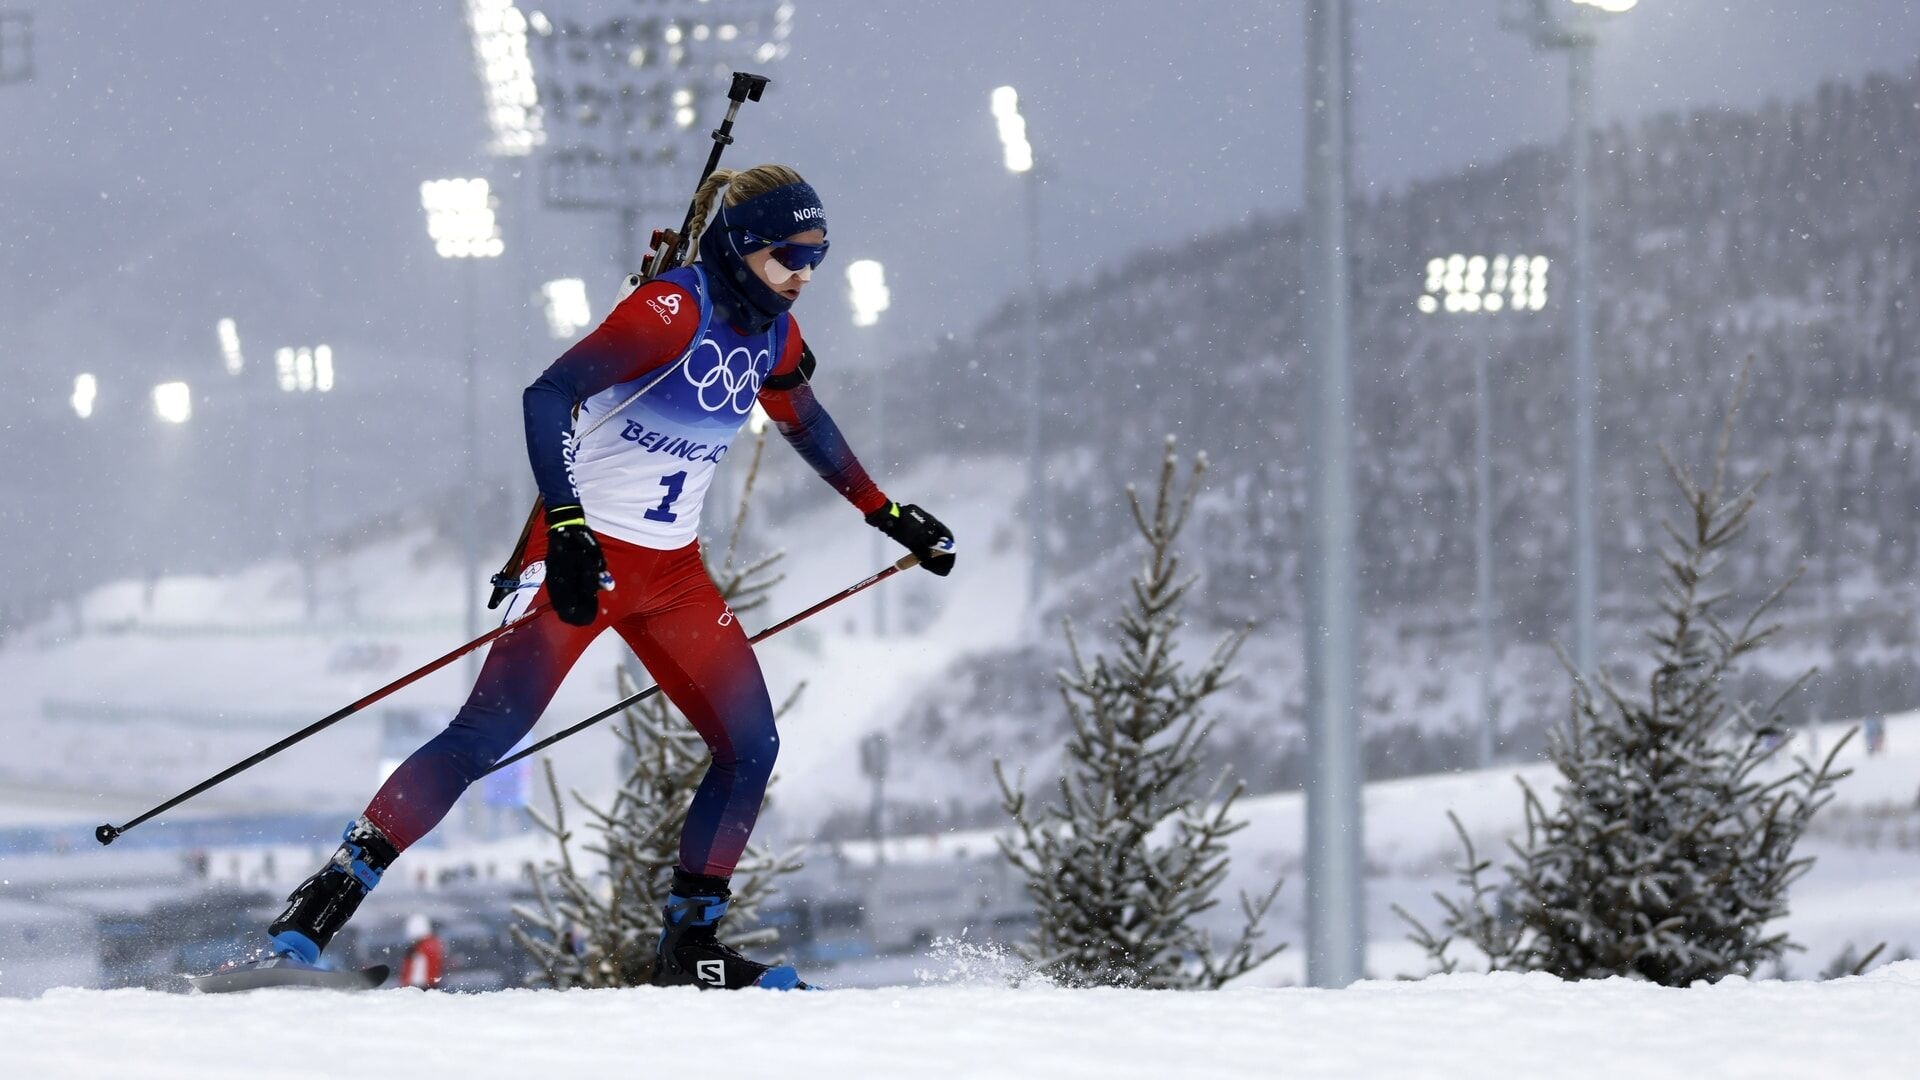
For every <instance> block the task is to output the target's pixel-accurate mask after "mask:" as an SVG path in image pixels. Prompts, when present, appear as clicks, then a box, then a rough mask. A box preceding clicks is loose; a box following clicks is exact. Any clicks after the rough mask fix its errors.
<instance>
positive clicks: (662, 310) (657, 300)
mask: <svg viewBox="0 0 1920 1080" xmlns="http://www.w3.org/2000/svg"><path fill="white" fill-rule="evenodd" d="M647 306H648V307H650V308H652V309H653V313H654V314H655V315H658V316H660V321H661V322H663V323H670V322H672V321H673V318H674V316H676V315H678V314H680V294H678V293H668V294H667V295H665V296H650V297H648V298H647Z"/></svg>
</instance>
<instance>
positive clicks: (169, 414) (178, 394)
mask: <svg viewBox="0 0 1920 1080" xmlns="http://www.w3.org/2000/svg"><path fill="white" fill-rule="evenodd" d="M153 413H154V415H155V416H158V417H159V418H160V419H162V420H165V421H166V422H167V423H169V424H184V423H186V422H187V421H188V420H191V419H193V391H192V389H190V388H189V387H188V386H187V384H186V383H183V382H167V383H161V384H160V385H158V386H155V387H154V388H153Z"/></svg>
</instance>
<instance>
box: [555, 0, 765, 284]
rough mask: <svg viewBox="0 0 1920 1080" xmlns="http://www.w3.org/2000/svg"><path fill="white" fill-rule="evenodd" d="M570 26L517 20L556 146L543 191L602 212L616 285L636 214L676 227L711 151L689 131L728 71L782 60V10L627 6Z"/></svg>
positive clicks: (681, 2)
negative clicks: (610, 233)
mask: <svg viewBox="0 0 1920 1080" xmlns="http://www.w3.org/2000/svg"><path fill="white" fill-rule="evenodd" d="M620 7H621V12H620V13H619V14H617V15H613V16H609V17H607V18H603V19H597V20H588V21H581V20H576V19H573V18H569V17H566V16H564V15H561V14H557V13H555V12H553V11H551V10H549V11H544V12H541V11H536V12H533V13H531V14H529V15H528V16H527V26H528V29H529V31H530V32H531V33H530V36H529V38H528V41H529V44H530V45H531V47H532V55H533V58H534V61H535V63H534V68H535V72H536V75H535V84H536V86H537V87H538V96H539V99H540V101H541V103H542V105H541V107H542V115H543V118H544V120H545V122H546V124H547V126H548V129H549V140H550V141H551V142H552V143H553V144H555V145H554V147H553V148H552V149H551V150H549V151H548V152H547V154H546V162H545V168H544V170H543V173H542V187H543V189H544V194H545V198H546V203H547V205H548V206H550V207H552V208H554V209H559V210H587V211H598V212H611V213H613V214H615V215H617V216H618V220H619V222H620V226H619V236H618V250H617V257H618V258H619V260H620V265H619V274H620V276H622V277H624V276H625V275H627V274H629V273H633V272H634V271H637V270H639V269H640V254H641V252H642V251H643V250H644V249H645V247H646V237H645V236H643V235H642V233H641V215H642V214H644V213H646V212H647V211H648V210H655V211H661V212H666V211H671V212H672V215H673V220H672V221H671V222H663V224H669V225H676V226H677V225H678V224H679V220H680V212H681V208H683V207H685V206H686V203H687V196H688V195H689V194H690V193H691V191H692V185H693V183H694V181H695V180H697V179H699V176H700V166H701V164H702V163H703V162H704V161H705V160H706V153H707V150H708V148H709V146H710V145H711V143H710V140H709V138H708V135H707V133H706V132H704V131H701V130H699V129H698V128H696V127H695V126H694V125H695V122H696V121H697V120H698V118H699V117H700V116H701V115H702V112H703V110H709V109H715V108H718V107H719V106H720V104H721V103H722V102H724V101H725V100H726V96H727V90H728V88H729V87H730V86H731V84H732V73H733V71H734V70H735V69H736V68H741V67H745V66H747V65H748V64H749V63H751V64H755V65H764V64H767V63H771V62H772V61H774V60H777V59H779V58H780V57H782V56H784V55H786V51H787V44H786V41H787V36H788V35H789V34H790V33H791V32H792V28H793V5H792V4H791V3H788V2H787V0H698V2H695V0H630V2H628V3H625V4H622V5H620Z"/></svg>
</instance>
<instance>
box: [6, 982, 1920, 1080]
mask: <svg viewBox="0 0 1920 1080" xmlns="http://www.w3.org/2000/svg"><path fill="white" fill-rule="evenodd" d="M1915 1015H1920V961H1907V962H1905V963H1902V964H1897V965H1891V966H1888V967H1884V968H1881V969H1879V970H1877V971H1874V972H1871V973H1869V974H1867V975H1865V976H1862V977H1859V978H1851V979H1841V980H1837V981H1833V982H1824V983H1788V982H1752V983H1750V982H1746V981H1742V980H1730V981H1727V982H1723V983H1720V984H1718V985H1715V986H1702V987H1696V988H1693V989H1688V990H1668V989H1661V988H1658V987H1653V986H1649V985H1646V984H1644V983H1633V982H1627V981H1625V980H1610V981H1607V982H1593V983H1565V982H1560V981H1558V980H1556V979H1554V978H1552V977H1550V976H1545V975H1528V976H1517V975H1495V976H1488V975H1456V976H1448V977H1444V978H1435V979H1428V980H1426V981H1424V982H1418V983H1401V982H1372V983H1362V984H1359V985H1356V986H1353V987H1349V988H1347V989H1345V990H1337V991H1328V990H1241V991H1226V992H1222V993H1217V994H1176V993H1153V992H1143V991H1119V990H1092V991H1065V990H1057V989H1050V988H1037V987H1035V988H1022V989H1011V988H1008V987H1005V986H993V985H950V986H925V987H916V988H902V989H887V990H842V991H837V992H832V993H825V994H775V993H763V992H758V991H747V992H741V993H734V994H702V993H701V992H699V991H697V990H690V989H676V990H651V989H639V990H575V991H568V992H564V993H563V992H556V991H529V990H514V991H504V992H501V993H496V994H480V995H456V994H432V993H423V992H421V991H417V990H382V991H374V992H371V993H366V994H338V993H325V992H311V991H300V990H273V991H259V992H255V993H252V994H236V995H229V996H223V997H202V996H189V995H176V994H164V993H155V992H151V991H144V990H115V991H86V990H57V991H53V992H50V993H48V994H46V995H44V996H42V997H40V998H38V999H35V1000H31V1001H4V1000H0V1075H6V1076H18V1077H35V1078H36V1080H59V1078H67V1077H71V1078H79V1080H95V1078H100V1077H123V1076H124V1077H136V1076H137V1077H143V1078H152V1080H163V1078H173V1077H178V1078H181V1080H187V1078H192V1080H206V1078H214V1077H236V1078H239V1077H245V1078H247V1080H269V1078H281V1077H285V1078H293V1077H326V1076H340V1075H358V1074H361V1073H365V1072H368V1071H369V1070H371V1071H374V1072H379V1073H393V1074H397V1075H405V1076H414V1077H458V1078H460V1080H486V1078H491V1077H499V1078H502V1080H526V1078H527V1077H530V1076H542V1077H554V1078H560V1077H576V1076H578V1077H609V1076H691V1075H706V1074H710V1073H713V1072H715V1071H720V1072H726V1073H731V1072H747V1073H753V1074H771V1075H776V1076H782V1077H810V1076H836V1077H841V1076H852V1077H978V1078H987V1077H1036V1076H1038V1077H1049V1078H1057V1080H1064V1078H1070V1077H1088V1078H1097V1080H1110V1078H1113V1077H1154V1078H1165V1077H1187V1076H1193V1077H1201V1076H1204V1077H1391V1078H1393V1080H1413V1078H1419V1077H1472V1078H1480V1077H1546V1076H1552V1077H1559V1078H1566V1080H1584V1078H1588V1077H1591V1078H1595V1080H1622V1078H1625V1077H1634V1078H1650V1077H1686V1078H1689V1080H1697V1078H1701V1077H1793V1078H1796V1080H1801V1078H1806V1077H1847V1078H1849V1080H1873V1078H1880V1077H1887V1078H1892V1077H1908V1076H1911V1075H1913V1070H1914V1052H1915V1051H1914V1042H1913V1018H1914V1016H1915Z"/></svg>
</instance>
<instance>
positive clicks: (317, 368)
mask: <svg viewBox="0 0 1920 1080" xmlns="http://www.w3.org/2000/svg"><path fill="white" fill-rule="evenodd" d="M273 366H274V377H275V379H276V381H277V382H278V383H279V386H280V392H281V393H283V394H295V395H298V396H300V397H302V398H304V397H305V396H306V395H308V394H325V393H329V392H331V391H332V390H333V349H332V347H331V346H327V345H315V346H313V347H311V348H308V347H305V346H301V347H298V348H296V347H294V346H291V345H286V346H282V347H281V348H279V349H277V350H275V351H274V354H273ZM294 407H295V409H296V410H298V412H299V413H300V443H299V449H298V451H297V453H299V455H300V585H301V595H302V597H303V599H304V601H305V605H306V612H307V619H308V620H309V621H311V620H312V619H313V617H314V614H315V613H316V612H317V611H318V610H319V606H320V604H319V589H318V585H317V583H316V581H315V574H316V571H315V566H314V564H315V562H316V560H317V556H316V555H315V552H314V548H315V544H316V539H315V536H314V531H315V526H314V512H313V458H314V448H313V404H301V403H299V402H296V404H295V406H294Z"/></svg>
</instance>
